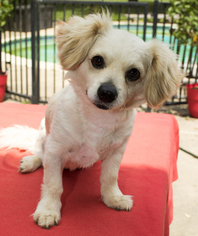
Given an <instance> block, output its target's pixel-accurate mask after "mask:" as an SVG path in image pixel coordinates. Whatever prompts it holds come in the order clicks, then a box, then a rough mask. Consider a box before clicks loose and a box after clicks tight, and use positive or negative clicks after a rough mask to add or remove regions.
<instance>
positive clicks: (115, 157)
mask: <svg viewBox="0 0 198 236" xmlns="http://www.w3.org/2000/svg"><path fill="white" fill-rule="evenodd" d="M124 146H125V145H124ZM124 150H125V147H121V148H120V149H118V150H116V151H115V152H114V153H113V154H112V155H111V156H110V157H108V158H106V159H104V160H103V161H102V163H101V177H100V183H101V195H102V199H103V202H104V203H105V204H106V205H107V206H108V207H110V208H114V209H116V210H118V211H119V210H125V211H130V210H131V208H132V206H133V201H132V199H131V196H129V195H123V194H122V192H121V191H120V189H119V187H118V182H117V179H118V172H119V167H120V163H121V160H122V155H123V153H124Z"/></svg>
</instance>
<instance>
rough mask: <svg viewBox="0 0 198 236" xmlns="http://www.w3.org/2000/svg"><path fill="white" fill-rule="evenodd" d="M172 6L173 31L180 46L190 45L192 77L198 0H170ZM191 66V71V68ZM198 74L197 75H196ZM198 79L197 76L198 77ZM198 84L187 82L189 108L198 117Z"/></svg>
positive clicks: (197, 24)
mask: <svg viewBox="0 0 198 236" xmlns="http://www.w3.org/2000/svg"><path fill="white" fill-rule="evenodd" d="M170 3H171V6H170V7H169V9H168V13H169V15H170V16H171V17H172V18H173V20H174V23H176V24H177V28H176V29H175V30H174V31H173V35H174V36H175V38H176V39H178V45H179V47H180V46H181V45H182V44H183V45H190V46H191V47H190V48H191V49H190V53H189V58H188V65H187V71H186V73H187V74H189V75H188V77H189V78H192V77H191V76H192V70H193V69H192V68H193V67H194V65H195V64H196V63H195V62H196V60H197V48H198V1H197V0H182V1H178V0H170ZM175 15H179V19H174V16H175ZM194 47H196V53H195V55H194V58H193V48H194ZM191 65H193V66H191ZM188 68H190V71H189V69H188ZM196 76H197V75H196ZM196 79H197V78H196ZM197 85H198V84H187V85H186V89H187V100H188V108H189V112H190V114H191V116H193V117H196V118H198V89H197Z"/></svg>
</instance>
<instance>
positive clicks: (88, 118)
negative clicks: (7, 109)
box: [0, 13, 183, 228]
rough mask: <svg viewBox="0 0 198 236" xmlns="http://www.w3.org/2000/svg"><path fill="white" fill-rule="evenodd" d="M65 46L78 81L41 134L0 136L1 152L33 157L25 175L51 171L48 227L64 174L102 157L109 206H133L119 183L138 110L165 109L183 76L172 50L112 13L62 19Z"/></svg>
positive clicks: (62, 95) (39, 214) (43, 210)
mask: <svg viewBox="0 0 198 236" xmlns="http://www.w3.org/2000/svg"><path fill="white" fill-rule="evenodd" d="M57 41H58V49H59V53H58V56H59V59H60V63H61V65H62V67H63V69H64V70H67V71H68V72H67V74H66V78H67V79H68V80H69V82H70V83H68V86H66V87H65V88H64V89H62V90H61V91H60V92H58V93H57V94H55V95H54V96H53V97H52V98H51V100H50V102H49V105H48V107H47V111H46V116H45V119H43V120H42V122H41V126H40V130H39V131H37V130H34V129H31V128H28V127H20V126H15V127H10V128H7V129H4V130H2V131H1V134H0V147H9V148H11V147H18V148H20V149H26V150H30V151H31V152H32V153H33V155H32V156H26V157H24V158H23V159H22V161H21V165H20V168H19V171H20V172H22V173H23V172H31V171H34V170H36V169H37V168H38V167H40V166H41V165H43V167H44V178H43V185H42V193H41V200H40V202H39V203H38V206H37V209H36V211H35V213H34V214H33V218H34V220H35V222H36V223H37V224H38V225H39V226H41V227H44V228H48V227H50V226H53V225H55V224H58V223H59V221H60V219H61V214H60V210H61V200H60V198H61V194H62V192H63V187H62V171H63V169H64V168H69V169H70V170H74V169H76V168H86V167H89V166H92V165H93V164H94V163H95V162H97V161H99V160H100V161H101V177H100V182H101V195H102V200H103V202H104V203H105V204H106V205H107V206H108V207H111V208H114V209H117V210H126V211H129V210H130V209H131V207H132V205H133V201H132V199H131V196H128V195H127V196H126V195H123V194H122V192H121V191H120V189H119V187H118V184H117V178H118V171H119V166H120V162H121V160H122V156H123V153H124V151H125V147H126V144H127V140H128V138H129V136H130V135H131V132H132V128H133V124H134V120H135V115H136V110H135V109H134V108H136V107H138V106H140V105H141V104H143V103H145V102H147V103H148V104H149V105H150V106H151V107H158V106H159V105H160V104H162V103H163V102H164V101H165V100H166V99H167V98H168V97H170V96H172V95H173V94H174V93H175V91H176V88H177V87H178V86H179V85H180V81H181V79H182V77H183V75H182V73H181V72H180V69H179V68H178V66H177V63H176V56H175V54H174V53H173V52H172V51H171V50H170V49H169V48H168V46H167V45H165V44H164V43H162V42H160V41H158V40H155V39H153V40H150V41H149V42H147V43H146V42H144V41H142V40H141V39H140V38H138V37H137V36H135V35H133V34H131V33H129V32H126V31H122V30H117V29H113V27H112V21H111V18H110V16H109V14H108V13H107V14H104V13H102V14H93V15H88V16H86V17H85V18H81V17H77V16H73V17H72V18H71V19H70V20H69V21H68V22H67V23H64V22H60V24H59V26H58V37H57Z"/></svg>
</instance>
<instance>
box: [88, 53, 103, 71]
mask: <svg viewBox="0 0 198 236" xmlns="http://www.w3.org/2000/svg"><path fill="white" fill-rule="evenodd" d="M91 63H92V65H93V67H94V68H96V69H103V68H104V59H103V57H101V56H95V57H93V58H92V59H91Z"/></svg>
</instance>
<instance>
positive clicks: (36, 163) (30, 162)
mask: <svg viewBox="0 0 198 236" xmlns="http://www.w3.org/2000/svg"><path fill="white" fill-rule="evenodd" d="M20 163H21V164H20V166H19V172H21V173H27V172H33V171H35V170H36V169H38V168H39V167H40V166H41V165H42V159H41V158H40V157H38V156H37V155H33V156H25V157H23V159H22V160H21V161H20Z"/></svg>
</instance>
